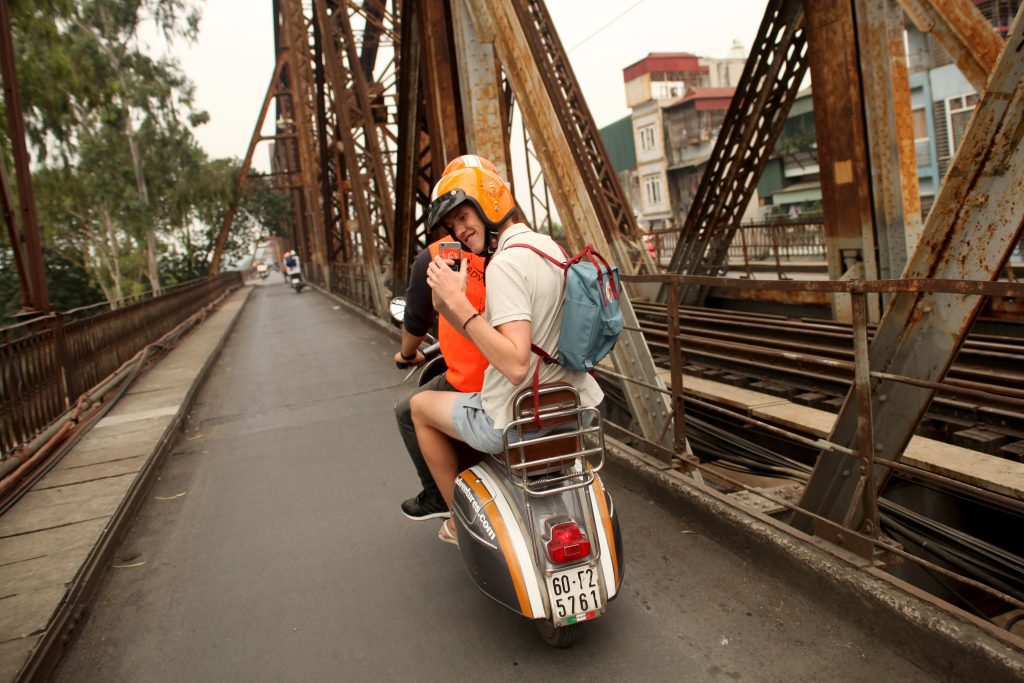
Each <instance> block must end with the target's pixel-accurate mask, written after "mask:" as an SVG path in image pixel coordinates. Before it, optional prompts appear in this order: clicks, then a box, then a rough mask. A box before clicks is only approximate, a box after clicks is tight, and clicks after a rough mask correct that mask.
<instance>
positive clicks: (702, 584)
mask: <svg viewBox="0 0 1024 683" xmlns="http://www.w3.org/2000/svg"><path fill="white" fill-rule="evenodd" d="M394 348H395V345H394V343H393V342H392V341H391V340H390V339H389V338H388V337H387V336H385V335H384V334H382V333H381V332H380V331H379V330H377V329H374V328H373V327H372V326H370V325H369V324H367V323H365V322H363V321H362V320H360V319H359V317H358V316H355V315H352V314H350V313H348V312H346V311H345V310H344V309H339V308H338V307H337V306H336V304H334V303H333V302H331V301H330V300H329V299H327V298H326V297H324V296H322V295H320V294H319V293H317V292H315V291H309V290H307V291H306V292H304V293H302V294H301V295H296V294H295V293H293V292H292V291H291V290H290V289H288V288H286V287H285V286H284V285H283V284H281V281H280V279H278V278H277V277H276V276H275V277H274V278H272V279H268V281H266V282H265V283H263V284H261V285H260V286H259V289H258V291H256V292H255V293H254V295H253V296H252V298H251V299H250V301H249V304H248V306H247V308H246V309H245V310H244V311H243V313H242V317H241V319H240V320H239V322H238V326H237V327H236V329H235V331H234V333H233V335H232V337H231V339H230V340H229V341H228V344H227V346H226V347H225V349H224V351H223V353H222V355H221V357H220V359H219V361H218V363H217V365H216V367H215V368H214V370H213V372H212V373H211V375H210V378H209V380H208V383H207V385H206V386H205V387H204V388H203V390H202V392H201V393H200V395H199V398H198V401H197V403H196V405H195V406H194V409H193V412H192V419H191V425H190V427H189V431H188V432H187V433H186V434H185V435H184V436H183V438H182V439H181V441H180V443H179V444H178V445H177V447H176V448H175V450H174V451H173V453H172V454H171V456H170V457H169V459H168V461H167V462H166V464H165V466H164V469H163V471H162V473H161V478H160V480H159V481H158V482H157V483H156V485H155V486H154V488H153V491H152V492H151V494H150V497H149V500H148V501H147V503H146V504H145V506H144V507H143V509H142V511H141V512H140V514H139V516H138V518H137V520H136V522H135V524H134V525H133V527H132V529H131V530H130V531H129V533H128V535H127V537H126V539H125V541H124V543H123V545H122V547H121V548H120V550H119V552H118V555H117V559H116V561H115V566H114V567H113V568H111V569H110V570H109V573H108V575H107V577H106V579H105V580H104V582H103V584H102V585H101V587H100V590H99V593H98V598H97V602H96V604H95V606H94V607H93V609H92V610H91V612H90V614H89V616H88V618H87V619H86V621H85V623H84V625H83V627H82V629H81V633H80V635H79V637H78V638H77V640H76V642H75V644H74V646H73V648H72V649H71V651H70V653H69V654H68V656H67V657H66V658H65V660H64V662H63V664H62V665H61V668H60V669H59V670H58V673H57V676H56V680H58V681H154V682H156V681H174V682H175V683H180V681H229V680H230V681H333V680H346V681H360V680H374V679H379V680H408V681H430V680H481V679H487V680H559V679H570V678H571V679H582V680H640V679H644V680H652V681H718V680H720V681H744V680H745V681H820V680H844V681H876V680H901V681H906V682H909V681H924V680H931V679H930V677H929V676H927V675H926V674H924V673H923V672H922V671H921V670H920V669H918V668H917V667H915V666H914V665H913V664H912V663H910V662H909V661H907V660H905V659H903V658H902V657H901V656H900V655H899V654H898V653H894V652H892V651H890V650H889V649H887V647H886V645H885V644H884V643H882V642H880V641H878V640H875V639H873V638H871V637H869V636H867V635H865V634H864V633H862V632H860V631H858V630H857V629H856V628H854V627H853V626H851V625H850V624H847V623H844V622H843V620H842V615H840V614H835V613H833V612H831V611H830V610H828V609H827V608H826V607H823V606H822V605H821V604H818V603H816V602H814V601H813V600H811V599H810V598H809V597H807V596H804V595H802V594H800V593H799V592H798V591H796V590H795V589H794V588H792V587H790V586H787V585H786V584H784V583H782V582H780V581H779V580H778V579H777V578H776V577H773V576H770V575H767V574H765V573H763V572H762V571H761V570H759V569H758V567H756V566H751V564H749V563H748V562H747V561H745V560H744V559H742V558H740V557H738V556H737V555H734V554H733V553H731V552H730V550H729V549H728V548H724V547H721V546H719V545H717V544H716V543H714V542H713V541H712V540H711V539H709V538H707V537H706V536H705V535H704V534H703V533H702V532H701V529H700V528H699V527H698V526H697V525H696V522H694V521H691V520H685V519H682V520H681V519H678V518H676V517H673V516H672V515H670V514H667V513H665V512H664V511H662V510H660V509H659V508H657V507H656V506H654V505H653V504H651V503H650V502H649V501H647V500H646V499H645V498H644V497H643V496H642V495H641V494H640V493H639V492H635V491H630V490H627V489H626V488H624V487H623V486H622V485H621V484H620V485H616V483H615V482H614V481H611V482H609V485H610V488H611V490H612V492H613V495H614V496H615V502H616V505H617V506H618V508H619V510H620V515H621V518H622V529H623V533H624V538H625V547H626V562H627V567H626V574H625V580H624V584H623V591H622V593H621V595H620V597H619V598H618V599H617V600H616V601H614V602H613V603H611V605H610V608H609V612H608V615H607V617H606V618H605V619H602V620H599V621H597V622H594V623H591V624H588V625H587V628H586V632H585V633H584V638H583V642H582V643H581V644H579V645H577V646H576V647H574V648H572V649H570V650H565V651H558V650H552V649H549V648H548V647H547V646H545V645H544V644H543V642H542V641H541V640H540V639H539V637H538V636H537V634H536V632H535V630H534V628H533V626H532V625H531V624H530V623H528V622H526V621H525V620H523V619H522V618H520V617H518V616H516V615H513V614H512V613H510V612H506V611H505V610H504V609H503V608H500V607H499V606H497V605H496V604H495V603H492V602H491V601H490V600H489V599H488V598H486V597H484V596H483V595H482V594H480V593H479V592H478V591H477V590H476V588H474V587H473V586H472V585H471V584H470V583H469V580H468V577H467V575H466V573H465V570H464V569H463V567H462V565H461V563H460V561H459V558H458V555H457V550H456V549H455V548H453V547H452V546H449V545H445V544H442V543H440V542H439V541H437V540H436V538H435V532H436V530H437V524H436V523H434V522H420V523H415V522H410V521H409V520H407V519H405V518H404V517H403V516H402V515H401V514H400V512H399V509H398V503H399V502H400V501H401V500H402V499H403V498H405V497H407V496H409V495H412V494H414V493H415V492H416V490H417V485H416V484H417V481H416V478H415V475H414V473H413V470H412V467H411V466H410V465H408V464H407V460H406V456H405V454H404V451H403V449H402V444H401V441H400V439H399V437H398V433H397V431H396V429H395V425H394V419H393V417H392V413H391V407H392V405H393V404H394V402H395V398H396V395H397V394H398V392H399V391H401V388H400V387H399V386H398V382H399V380H400V378H401V376H402V373H400V372H399V371H397V370H395V369H394V366H393V365H392V364H391V362H390V359H391V356H392V354H393V353H394Z"/></svg>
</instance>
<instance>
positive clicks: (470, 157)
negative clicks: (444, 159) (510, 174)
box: [430, 154, 501, 201]
mask: <svg viewBox="0 0 1024 683" xmlns="http://www.w3.org/2000/svg"><path fill="white" fill-rule="evenodd" d="M461 168H482V169H484V170H486V171H490V172H491V173H493V174H495V175H497V176H500V175H501V174H500V173H498V169H497V168H496V167H495V165H494V164H492V163H491V162H490V161H489V160H487V159H484V158H483V157H481V156H477V155H476V154H463V155H462V156H458V157H455V158H454V159H452V160H451V161H449V162H448V165H447V166H445V167H444V171H442V172H441V178H442V179H444V177H445V176H446V175H448V174H449V173H454V172H455V171H458V170H459V169H461ZM440 184H441V181H440V180H439V181H437V182H436V183H434V189H433V190H431V191H430V201H434V200H435V199H437V186H438V185H440Z"/></svg>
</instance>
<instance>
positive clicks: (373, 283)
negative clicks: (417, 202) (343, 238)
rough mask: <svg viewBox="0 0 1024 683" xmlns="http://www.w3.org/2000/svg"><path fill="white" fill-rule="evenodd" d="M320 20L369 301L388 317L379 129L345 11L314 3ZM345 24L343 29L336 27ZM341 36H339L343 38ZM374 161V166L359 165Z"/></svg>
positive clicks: (388, 205) (387, 207) (386, 201)
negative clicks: (344, 55) (360, 140)
mask: <svg viewBox="0 0 1024 683" xmlns="http://www.w3.org/2000/svg"><path fill="white" fill-rule="evenodd" d="M313 6H314V13H315V21H316V22H317V24H318V26H319V29H320V31H321V34H322V35H323V36H324V41H323V49H324V60H325V65H326V67H327V80H328V82H329V83H330V86H331V90H332V92H333V104H334V114H335V116H336V117H337V122H338V135H339V140H338V141H339V142H340V144H341V146H342V150H341V156H342V159H343V163H344V166H345V170H346V172H347V176H346V178H347V181H348V187H347V189H348V192H347V193H346V195H347V198H348V199H349V200H350V201H351V202H352V204H353V206H354V208H355V215H356V222H357V227H358V231H359V233H360V235H361V236H362V240H361V244H360V248H361V252H362V254H361V255H362V263H361V266H362V269H363V276H364V277H365V279H366V281H367V282H368V284H369V287H370V300H371V305H372V308H373V310H374V312H375V313H377V315H379V316H380V317H382V318H383V317H385V316H386V315H387V292H386V291H385V285H384V282H383V279H382V274H381V262H380V256H379V253H378V251H377V242H378V239H379V235H378V231H379V230H380V229H384V230H385V234H387V233H386V226H387V223H388V222H389V221H393V213H391V212H392V211H393V208H394V207H393V203H392V201H391V199H390V197H386V198H385V197H381V196H380V194H383V191H384V189H385V188H386V187H387V184H386V181H385V179H384V178H383V177H382V176H383V168H382V166H381V162H382V158H381V151H380V146H379V140H378V139H377V132H376V125H375V124H374V122H373V121H372V115H371V113H370V105H369V97H368V95H367V93H366V81H365V80H364V79H363V72H362V67H361V65H360V63H359V58H358V55H357V54H356V53H355V41H354V37H353V34H352V27H351V24H350V23H349V17H348V9H347V8H346V7H342V8H339V9H338V10H335V12H334V14H333V15H330V14H328V12H327V3H326V0H314V3H313ZM335 21H338V22H339V23H340V26H337V25H336V24H335ZM339 34H340V35H339ZM339 40H340V41H341V43H342V45H343V46H344V47H345V49H346V51H347V52H348V57H349V68H348V69H346V68H345V65H344V63H343V62H342V59H341V55H340V54H339V52H338V45H337V43H338V41H339ZM355 130H362V131H363V135H364V140H365V141H366V142H367V148H368V149H367V150H366V151H365V152H364V153H362V154H360V150H359V149H358V145H357V141H356V135H355V132H354V131H355ZM360 157H362V160H363V161H366V160H367V157H370V159H369V164H368V165H369V166H370V168H364V167H363V166H362V165H361V164H360V161H361V159H360ZM371 173H372V174H373V175H374V176H375V180H376V183H377V187H376V191H377V193H378V197H377V200H378V201H377V203H376V206H377V207H378V208H380V209H384V211H383V212H380V211H378V212H377V213H376V214H374V213H373V212H372V211H371V201H372V198H371V195H372V194H373V189H372V188H371V187H370V177H368V176H370V175H371Z"/></svg>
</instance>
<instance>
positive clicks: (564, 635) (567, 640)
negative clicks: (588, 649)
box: [537, 621, 583, 648]
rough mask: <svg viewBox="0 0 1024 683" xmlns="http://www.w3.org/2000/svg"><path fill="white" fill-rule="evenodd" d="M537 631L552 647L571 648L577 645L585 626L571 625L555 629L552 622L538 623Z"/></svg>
mask: <svg viewBox="0 0 1024 683" xmlns="http://www.w3.org/2000/svg"><path fill="white" fill-rule="evenodd" d="M537 630H538V631H540V637H541V638H543V639H544V642H545V643H547V644H548V645H550V646H551V647H558V648H564V647H570V646H571V645H575V644H576V642H577V641H578V640H579V639H580V635H581V634H582V632H583V624H571V625H569V626H563V627H561V628H555V627H554V625H553V624H552V623H551V622H550V621H538V622H537Z"/></svg>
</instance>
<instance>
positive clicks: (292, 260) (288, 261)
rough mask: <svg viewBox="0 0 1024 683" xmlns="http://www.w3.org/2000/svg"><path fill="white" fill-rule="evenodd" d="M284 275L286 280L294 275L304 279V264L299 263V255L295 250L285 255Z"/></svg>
mask: <svg viewBox="0 0 1024 683" xmlns="http://www.w3.org/2000/svg"><path fill="white" fill-rule="evenodd" d="M284 273H285V278H286V279H289V280H290V279H291V276H292V274H293V273H298V275H299V277H300V278H301V277H302V264H301V263H299V255H298V254H297V253H295V250H294V249H293V250H291V251H289V252H287V253H286V254H285V255H284Z"/></svg>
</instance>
